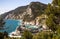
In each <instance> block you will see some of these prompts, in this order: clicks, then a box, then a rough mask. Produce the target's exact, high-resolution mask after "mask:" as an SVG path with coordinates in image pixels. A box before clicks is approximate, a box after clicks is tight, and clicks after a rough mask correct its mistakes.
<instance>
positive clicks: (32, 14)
mask: <svg viewBox="0 0 60 39" xmlns="http://www.w3.org/2000/svg"><path fill="white" fill-rule="evenodd" d="M46 7H47V5H46V4H43V3H40V2H31V3H30V4H29V5H26V6H20V7H18V8H16V9H14V10H11V11H9V12H6V13H5V14H2V15H1V16H2V17H3V18H4V19H23V20H25V21H31V20H34V19H35V18H36V17H37V16H39V15H41V14H43V12H44V9H45V8H46Z"/></svg>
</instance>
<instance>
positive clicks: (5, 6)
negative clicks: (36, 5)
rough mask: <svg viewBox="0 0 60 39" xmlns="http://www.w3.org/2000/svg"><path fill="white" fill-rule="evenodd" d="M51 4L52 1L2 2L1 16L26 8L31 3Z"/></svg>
mask: <svg viewBox="0 0 60 39" xmlns="http://www.w3.org/2000/svg"><path fill="white" fill-rule="evenodd" d="M36 1H38V2H41V3H45V4H48V3H51V2H52V0H0V14H3V13H5V12H8V11H10V10H13V9H15V8H17V7H19V6H26V5H28V4H29V3H30V2H36Z"/></svg>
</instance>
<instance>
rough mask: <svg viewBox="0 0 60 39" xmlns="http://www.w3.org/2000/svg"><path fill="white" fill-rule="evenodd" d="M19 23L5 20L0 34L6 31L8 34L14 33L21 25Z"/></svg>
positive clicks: (20, 21) (19, 21) (18, 21)
mask: <svg viewBox="0 0 60 39" xmlns="http://www.w3.org/2000/svg"><path fill="white" fill-rule="evenodd" d="M21 23H22V20H11V19H8V20H5V25H4V29H3V30H0V32H4V31H6V32H8V33H11V32H13V31H15V30H16V28H17V27H18V26H20V25H21Z"/></svg>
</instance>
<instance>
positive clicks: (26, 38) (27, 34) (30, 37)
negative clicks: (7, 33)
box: [22, 30, 33, 39]
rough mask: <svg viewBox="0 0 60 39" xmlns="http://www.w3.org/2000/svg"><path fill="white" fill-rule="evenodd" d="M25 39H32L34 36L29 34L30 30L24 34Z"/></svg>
mask: <svg viewBox="0 0 60 39" xmlns="http://www.w3.org/2000/svg"><path fill="white" fill-rule="evenodd" d="M22 37H23V38H24V39H32V37H33V35H32V33H31V32H29V31H28V30H25V31H24V32H23V36H22Z"/></svg>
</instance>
